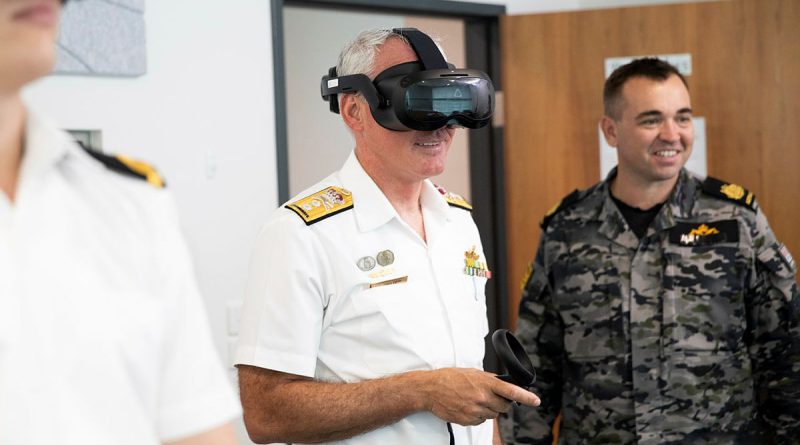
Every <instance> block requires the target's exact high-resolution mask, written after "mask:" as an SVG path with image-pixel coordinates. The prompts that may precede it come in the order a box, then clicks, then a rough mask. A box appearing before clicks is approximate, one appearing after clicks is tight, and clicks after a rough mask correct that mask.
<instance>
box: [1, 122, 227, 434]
mask: <svg viewBox="0 0 800 445" xmlns="http://www.w3.org/2000/svg"><path fill="white" fill-rule="evenodd" d="M126 170H127V172H126ZM156 179H158V177H157V174H155V173H154V170H152V169H149V168H147V167H146V165H145V164H140V163H136V162H133V161H129V160H127V158H118V157H110V156H106V155H102V154H98V153H94V152H89V151H86V150H84V149H82V148H81V147H80V146H78V145H77V144H76V143H75V142H74V141H72V140H71V138H70V137H69V135H67V134H66V133H64V132H63V131H61V130H58V129H57V128H56V127H54V126H53V125H52V124H50V123H49V122H47V121H46V120H44V119H42V118H40V117H38V116H36V115H35V114H31V115H29V118H28V126H27V130H26V135H25V151H24V154H23V161H22V165H21V170H20V177H19V180H18V187H17V193H16V197H15V200H14V202H13V203H11V202H9V201H8V199H7V198H6V197H5V195H0V443H25V444H31V445H39V444H50V443H54V442H57V443H63V444H79V443H80V444H100V443H114V444H123V445H128V444H130V445H150V444H152V445H157V444H161V443H163V442H165V441H170V440H176V439H180V438H183V437H187V436H191V435H194V434H198V433H201V432H204V431H207V430H210V429H212V428H215V427H217V426H220V425H222V424H224V423H226V422H228V421H229V420H231V419H232V418H234V417H235V416H237V415H238V414H239V412H240V407H239V403H238V401H237V400H236V398H235V396H234V393H233V391H232V388H231V387H230V383H229V382H228V379H227V376H226V374H225V370H224V368H223V367H222V365H221V362H220V360H219V357H218V356H217V352H216V350H215V348H214V345H213V342H212V340H211V335H210V329H209V326H208V320H207V316H206V313H205V309H204V306H203V301H202V298H201V297H200V293H199V291H198V289H197V286H196V283H195V277H194V272H193V270H192V264H191V259H190V256H189V254H188V250H187V248H186V246H185V243H184V241H183V237H182V235H181V233H180V230H179V225H178V221H177V216H176V211H175V207H174V205H173V203H172V200H171V198H170V195H169V193H167V192H166V191H165V190H164V189H163V188H162V187H160V186H159V184H158V182H159V181H157V180H156ZM148 182H149V184H148ZM41 419H47V425H46V427H44V428H42V425H41Z"/></svg>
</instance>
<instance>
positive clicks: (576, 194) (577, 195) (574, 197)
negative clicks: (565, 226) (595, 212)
mask: <svg viewBox="0 0 800 445" xmlns="http://www.w3.org/2000/svg"><path fill="white" fill-rule="evenodd" d="M582 198H583V194H582V193H581V191H580V190H578V189H575V190H573V191H572V193H570V194H569V195H567V196H565V197H564V198H563V199H562V200H561V201H559V202H558V203H557V204H556V205H554V206H553V207H552V208H550V210H549V211H548V212H547V213H545V215H544V218H542V222H541V223H539V226H541V228H542V229H546V228H547V225H548V224H550V220H552V219H553V217H554V216H556V214H557V213H558V212H560V211H562V210H564V209H566V208H567V207H569V206H571V205H572V204H575V203H576V202H578V201H580V200H581V199H582Z"/></svg>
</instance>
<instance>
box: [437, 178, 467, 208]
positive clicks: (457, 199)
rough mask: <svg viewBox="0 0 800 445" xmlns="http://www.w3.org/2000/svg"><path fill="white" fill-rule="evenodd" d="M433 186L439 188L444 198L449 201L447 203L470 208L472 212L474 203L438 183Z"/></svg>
mask: <svg viewBox="0 0 800 445" xmlns="http://www.w3.org/2000/svg"><path fill="white" fill-rule="evenodd" d="M433 186H434V187H436V190H438V191H439V193H441V194H442V196H443V197H444V200H445V201H447V203H448V204H450V205H451V206H453V207H458V208H460V209H464V210H468V211H470V212H471V211H472V205H471V204H470V203H469V202H467V200H466V199H464V197H463V196H461V195H459V194H456V193H453V192H448V191H447V190H445V189H444V187H441V186H438V185H436V184H434V185H433Z"/></svg>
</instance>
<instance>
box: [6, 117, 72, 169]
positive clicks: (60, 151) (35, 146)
mask: <svg viewBox="0 0 800 445" xmlns="http://www.w3.org/2000/svg"><path fill="white" fill-rule="evenodd" d="M77 149H78V148H77V145H76V144H75V143H74V142H72V141H71V140H70V139H69V137H68V136H67V135H66V133H64V132H63V131H62V130H59V129H58V127H56V126H55V124H53V123H52V122H50V121H49V120H47V119H45V118H43V117H41V116H40V115H38V114H36V113H35V112H31V111H29V112H28V115H27V121H26V124H25V151H24V153H23V156H22V165H21V167H20V183H21V181H22V180H23V179H25V178H30V177H33V176H35V175H37V174H39V173H41V172H43V171H45V170H47V169H48V168H50V167H55V166H56V165H57V164H59V163H60V162H61V161H62V160H63V159H64V158H66V157H68V156H69V155H70V153H71V152H73V151H75V150H77Z"/></svg>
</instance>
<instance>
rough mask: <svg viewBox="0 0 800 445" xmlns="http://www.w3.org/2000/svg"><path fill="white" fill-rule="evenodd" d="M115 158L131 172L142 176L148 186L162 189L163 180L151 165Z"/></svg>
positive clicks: (122, 157) (120, 156) (124, 157)
mask: <svg viewBox="0 0 800 445" xmlns="http://www.w3.org/2000/svg"><path fill="white" fill-rule="evenodd" d="M116 158H117V159H118V160H119V162H122V163H123V164H125V166H126V167H128V168H129V169H131V170H132V171H134V172H136V173H138V174H140V175H142V176H144V178H145V180H147V182H148V183H149V184H150V185H153V186H155V187H158V188H163V187H164V180H163V179H162V178H161V175H159V174H158V172H157V171H156V169H155V168H154V167H153V166H152V165H150V164H148V163H146V162H142V161H137V160H135V159H131V158H129V157H127V156H123V155H116Z"/></svg>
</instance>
